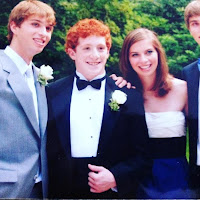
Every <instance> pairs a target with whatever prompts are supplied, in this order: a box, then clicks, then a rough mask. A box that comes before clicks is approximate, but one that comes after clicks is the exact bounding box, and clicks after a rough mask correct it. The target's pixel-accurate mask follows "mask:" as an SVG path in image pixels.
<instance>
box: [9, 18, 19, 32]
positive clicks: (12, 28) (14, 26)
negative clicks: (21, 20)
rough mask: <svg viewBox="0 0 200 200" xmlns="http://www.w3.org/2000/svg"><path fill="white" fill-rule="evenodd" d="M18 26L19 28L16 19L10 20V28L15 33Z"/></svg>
mask: <svg viewBox="0 0 200 200" xmlns="http://www.w3.org/2000/svg"><path fill="white" fill-rule="evenodd" d="M17 28H19V27H18V26H17V25H16V23H15V22H14V21H12V22H10V30H11V31H12V32H13V34H16V31H17Z"/></svg>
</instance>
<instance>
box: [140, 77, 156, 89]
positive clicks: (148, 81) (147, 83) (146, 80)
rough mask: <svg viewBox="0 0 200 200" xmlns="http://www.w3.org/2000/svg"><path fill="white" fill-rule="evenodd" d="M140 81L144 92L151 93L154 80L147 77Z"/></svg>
mask: <svg viewBox="0 0 200 200" xmlns="http://www.w3.org/2000/svg"><path fill="white" fill-rule="evenodd" d="M140 80H141V82H142V86H143V89H144V92H147V91H151V89H152V87H153V85H154V82H155V80H154V79H150V78H149V77H146V78H142V79H140Z"/></svg>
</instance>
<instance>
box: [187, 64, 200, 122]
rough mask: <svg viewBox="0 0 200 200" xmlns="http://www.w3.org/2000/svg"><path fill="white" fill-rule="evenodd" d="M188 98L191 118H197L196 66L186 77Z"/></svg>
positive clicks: (197, 79)
mask: <svg viewBox="0 0 200 200" xmlns="http://www.w3.org/2000/svg"><path fill="white" fill-rule="evenodd" d="M187 83H188V91H189V92H188V96H189V103H190V105H189V108H190V111H189V112H190V114H191V117H192V118H194V119H196V118H197V117H198V94H199V91H198V89H199V70H198V66H197V64H195V65H194V66H193V67H192V68H190V71H189V75H188V80H187Z"/></svg>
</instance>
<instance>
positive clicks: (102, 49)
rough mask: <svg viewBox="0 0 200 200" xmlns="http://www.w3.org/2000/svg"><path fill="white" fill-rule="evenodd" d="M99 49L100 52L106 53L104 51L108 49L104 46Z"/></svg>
mask: <svg viewBox="0 0 200 200" xmlns="http://www.w3.org/2000/svg"><path fill="white" fill-rule="evenodd" d="M98 49H99V50H100V51H104V50H105V49H106V47H104V46H99V47H98Z"/></svg>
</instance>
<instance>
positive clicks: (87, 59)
mask: <svg viewBox="0 0 200 200" xmlns="http://www.w3.org/2000/svg"><path fill="white" fill-rule="evenodd" d="M69 55H70V57H71V58H72V59H73V60H74V61H75V65H76V70H77V71H78V72H80V73H81V74H83V75H84V76H85V77H86V78H87V79H88V80H91V79H93V78H94V77H95V76H98V75H101V74H103V72H104V70H105V65H106V62H107V59H108V57H109V50H108V48H107V46H106V41H105V37H102V36H89V37H86V38H79V40H78V45H77V46H76V50H75V51H74V50H72V49H71V50H70V51H69Z"/></svg>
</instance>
